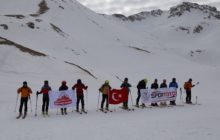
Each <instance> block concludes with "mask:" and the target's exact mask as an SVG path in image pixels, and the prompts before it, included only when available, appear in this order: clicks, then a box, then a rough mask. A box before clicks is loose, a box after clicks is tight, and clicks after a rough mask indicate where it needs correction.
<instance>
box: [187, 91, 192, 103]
mask: <svg viewBox="0 0 220 140" xmlns="http://www.w3.org/2000/svg"><path fill="white" fill-rule="evenodd" d="M190 102H191V90H186V103H190Z"/></svg>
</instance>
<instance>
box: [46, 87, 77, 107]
mask: <svg viewBox="0 0 220 140" xmlns="http://www.w3.org/2000/svg"><path fill="white" fill-rule="evenodd" d="M49 97H50V108H64V107H73V106H75V105H76V95H75V91H74V90H63V91H50V92H49Z"/></svg>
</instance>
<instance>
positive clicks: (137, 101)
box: [136, 90, 141, 105]
mask: <svg viewBox="0 0 220 140" xmlns="http://www.w3.org/2000/svg"><path fill="white" fill-rule="evenodd" d="M140 98H141V92H140V91H139V90H138V96H137V99H136V105H139V100H140Z"/></svg>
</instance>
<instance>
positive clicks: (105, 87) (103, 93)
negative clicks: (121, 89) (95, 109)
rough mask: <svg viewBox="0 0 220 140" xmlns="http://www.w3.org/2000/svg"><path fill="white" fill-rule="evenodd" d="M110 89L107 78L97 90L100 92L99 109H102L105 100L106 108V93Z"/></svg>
mask: <svg viewBox="0 0 220 140" xmlns="http://www.w3.org/2000/svg"><path fill="white" fill-rule="evenodd" d="M110 90H111V86H110V85H109V81H108V80H106V81H105V83H104V84H103V85H102V86H101V87H100V88H99V91H100V92H102V102H101V110H103V106H104V103H105V102H106V110H108V94H109V92H110Z"/></svg>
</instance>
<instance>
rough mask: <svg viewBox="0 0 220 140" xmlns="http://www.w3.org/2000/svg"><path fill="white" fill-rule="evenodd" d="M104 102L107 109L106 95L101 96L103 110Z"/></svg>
mask: <svg viewBox="0 0 220 140" xmlns="http://www.w3.org/2000/svg"><path fill="white" fill-rule="evenodd" d="M105 101H106V108H108V95H107V94H102V102H101V108H103V106H104V103H105Z"/></svg>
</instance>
